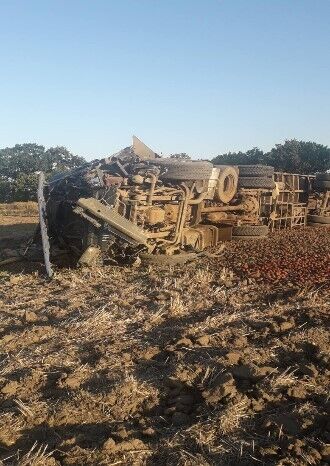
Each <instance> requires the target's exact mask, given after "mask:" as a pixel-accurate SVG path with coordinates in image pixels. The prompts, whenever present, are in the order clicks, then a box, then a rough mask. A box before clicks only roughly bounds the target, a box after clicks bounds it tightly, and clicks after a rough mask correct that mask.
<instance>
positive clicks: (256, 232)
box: [233, 225, 269, 236]
mask: <svg viewBox="0 0 330 466" xmlns="http://www.w3.org/2000/svg"><path fill="white" fill-rule="evenodd" d="M268 231H269V229H268V226H267V225H241V226H239V227H233V236H267V235H268Z"/></svg>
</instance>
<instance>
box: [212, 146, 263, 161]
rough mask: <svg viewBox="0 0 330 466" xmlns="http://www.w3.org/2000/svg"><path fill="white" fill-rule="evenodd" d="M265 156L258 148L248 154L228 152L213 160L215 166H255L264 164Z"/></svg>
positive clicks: (247, 152)
mask: <svg viewBox="0 0 330 466" xmlns="http://www.w3.org/2000/svg"><path fill="white" fill-rule="evenodd" d="M264 157H265V154H264V153H263V151H262V150H260V149H259V148H258V147H253V149H250V150H248V151H246V152H241V151H239V152H227V153H226V154H222V155H218V156H217V157H215V158H214V159H212V163H214V164H215V165H255V164H258V163H263V160H264Z"/></svg>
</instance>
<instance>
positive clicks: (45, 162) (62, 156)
mask: <svg viewBox="0 0 330 466" xmlns="http://www.w3.org/2000/svg"><path fill="white" fill-rule="evenodd" d="M171 157H173V158H177V159H181V160H184V159H189V156H188V155H187V154H186V153H181V154H172V156H171ZM84 162H85V159H84V158H83V157H80V156H78V155H73V154H72V153H71V152H69V151H68V150H67V149H66V148H65V147H61V146H58V147H51V148H49V149H47V150H46V149H45V147H44V146H41V145H38V144H16V145H15V146H14V147H7V148H6V149H0V202H14V201H32V200H35V199H36V189H37V181H38V174H37V173H38V172H39V171H43V172H45V173H46V176H49V175H50V174H52V173H55V172H62V171H65V170H70V169H72V168H75V167H77V166H79V165H81V164H83V163H84ZM212 162H213V163H214V164H218V165H254V164H263V165H271V166H273V167H275V169H276V170H277V171H285V172H289V173H309V174H313V173H316V172H324V171H327V170H329V169H330V148H329V147H327V146H324V145H322V144H317V143H316V142H304V141H297V140H295V139H292V140H290V141H285V143H284V144H276V145H275V147H273V149H271V150H270V151H269V152H263V151H262V150H261V149H259V148H258V147H254V148H253V149H251V150H248V151H246V152H241V151H240V152H228V153H226V154H221V155H218V156H217V157H215V158H214V159H212Z"/></svg>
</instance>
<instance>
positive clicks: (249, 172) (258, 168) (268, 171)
mask: <svg viewBox="0 0 330 466" xmlns="http://www.w3.org/2000/svg"><path fill="white" fill-rule="evenodd" d="M238 169H239V176H257V177H259V176H264V177H272V176H273V175H274V167H271V166H269V165H238Z"/></svg>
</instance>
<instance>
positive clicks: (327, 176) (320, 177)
mask: <svg viewBox="0 0 330 466" xmlns="http://www.w3.org/2000/svg"><path fill="white" fill-rule="evenodd" d="M315 180H316V181H330V173H316V177H315Z"/></svg>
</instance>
